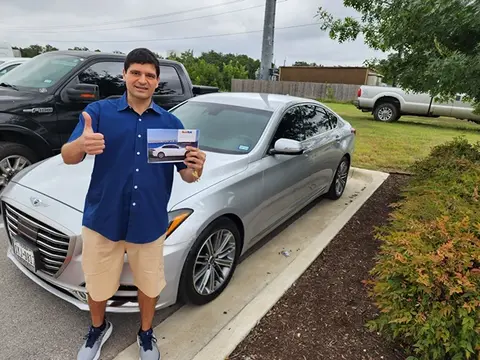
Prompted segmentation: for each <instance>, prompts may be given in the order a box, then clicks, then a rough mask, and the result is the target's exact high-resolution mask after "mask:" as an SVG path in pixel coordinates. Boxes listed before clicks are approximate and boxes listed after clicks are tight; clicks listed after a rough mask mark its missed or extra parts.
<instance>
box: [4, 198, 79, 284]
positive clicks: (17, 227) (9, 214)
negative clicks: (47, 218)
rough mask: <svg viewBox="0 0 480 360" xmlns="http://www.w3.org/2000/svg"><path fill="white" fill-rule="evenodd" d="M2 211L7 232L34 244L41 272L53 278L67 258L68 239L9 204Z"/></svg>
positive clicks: (66, 236)
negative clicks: (38, 255) (37, 252)
mask: <svg viewBox="0 0 480 360" xmlns="http://www.w3.org/2000/svg"><path fill="white" fill-rule="evenodd" d="M4 210H5V219H6V224H5V226H6V228H7V231H8V232H9V233H10V234H12V235H17V236H21V237H22V238H24V239H26V240H29V241H32V242H34V243H35V244H36V245H37V247H38V250H39V252H40V262H41V264H40V265H41V266H40V269H41V271H43V272H45V273H47V274H49V275H53V276H55V275H56V274H57V273H58V271H59V270H60V268H61V267H62V265H63V263H64V262H65V259H66V258H67V254H68V247H69V245H70V237H69V236H68V235H66V234H63V233H61V232H59V231H57V230H55V229H54V228H52V227H51V226H48V225H46V224H44V223H42V222H40V221H38V220H36V219H34V218H32V217H31V216H29V215H27V214H25V213H23V212H22V211H20V210H18V209H17V208H14V207H13V206H11V205H9V204H4Z"/></svg>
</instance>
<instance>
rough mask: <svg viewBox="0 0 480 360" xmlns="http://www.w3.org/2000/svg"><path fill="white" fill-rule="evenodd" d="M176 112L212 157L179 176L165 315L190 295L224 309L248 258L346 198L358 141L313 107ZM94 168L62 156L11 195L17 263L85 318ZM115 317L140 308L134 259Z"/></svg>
mask: <svg viewBox="0 0 480 360" xmlns="http://www.w3.org/2000/svg"><path fill="white" fill-rule="evenodd" d="M171 111H172V112H173V113H174V114H175V115H176V116H177V117H178V118H179V119H180V120H181V121H182V122H183V124H184V126H185V128H187V129H199V130H200V145H199V146H200V148H202V149H203V150H204V151H205V152H206V154H207V160H206V164H205V169H204V173H203V176H202V178H201V180H200V181H199V182H196V183H193V184H187V183H184V182H182V181H181V179H180V177H179V175H178V174H175V180H174V185H173V192H172V196H171V198H170V202H169V206H168V207H169V217H170V225H169V229H168V237H167V239H166V242H165V248H164V255H165V276H166V280H167V286H166V287H165V289H164V290H163V292H162V294H161V296H160V298H159V301H158V304H157V308H163V307H166V306H170V305H172V304H174V303H175V302H176V301H177V299H178V298H181V299H183V300H184V301H187V302H190V303H193V304H205V303H208V302H210V301H212V300H213V299H215V298H216V297H217V296H219V295H220V294H221V293H222V291H223V290H224V289H225V287H226V286H227V285H228V283H229V282H230V279H231V278H232V275H233V273H234V271H235V268H236V266H237V263H238V259H239V257H240V255H241V254H243V253H244V252H245V251H247V250H248V249H249V248H250V247H251V246H253V245H254V244H255V243H256V242H258V241H259V240H260V239H261V238H263V237H264V236H265V235H267V234H268V233H269V232H271V231H272V230H273V229H274V228H276V227H277V226H279V225H280V224H281V223H283V222H284V221H286V220H287V219H288V218H290V217H291V216H293V215H294V214H295V213H296V212H298V211H299V210H301V209H302V208H303V207H305V206H306V205H307V204H308V203H310V202H311V201H313V200H314V199H315V198H317V197H319V196H322V195H326V196H327V197H328V198H330V199H338V198H340V197H341V196H342V194H343V192H344V190H345V187H346V184H347V178H348V172H349V169H350V164H351V160H352V152H353V149H354V143H355V129H354V128H353V127H352V126H351V125H350V124H349V123H348V122H347V121H345V120H344V119H342V118H341V117H340V116H339V115H338V114H336V113H335V112H334V111H332V110H331V109H330V108H328V107H326V106H325V105H322V104H321V103H319V102H317V101H314V100H310V99H303V98H296V97H291V96H284V95H269V94H250V93H215V94H208V95H202V96H198V97H195V98H192V99H189V100H187V101H185V102H183V103H182V104H180V105H178V106H177V107H175V108H173V109H172V110H171ZM93 162H94V158H93V157H90V156H88V157H87V158H86V159H85V160H84V161H83V162H82V163H81V164H78V165H76V166H67V165H65V164H63V161H62V158H61V156H60V155H58V156H55V157H52V158H49V159H47V160H44V161H42V162H40V163H37V164H34V165H32V166H29V167H27V168H26V169H24V170H22V171H21V172H20V173H19V174H18V175H17V176H16V177H15V178H14V179H13V180H12V181H11V182H10V183H9V185H8V186H7V187H6V188H5V190H4V192H3V193H2V195H1V204H2V209H3V216H4V221H5V225H6V226H5V229H6V231H7V233H8V239H9V242H10V244H9V248H8V257H9V259H10V260H11V261H12V262H13V263H14V264H15V265H16V266H17V267H18V268H19V269H20V270H21V271H22V272H23V273H24V274H25V275H26V276H28V277H29V278H30V279H31V280H32V281H33V282H35V283H36V284H37V285H39V286H40V287H41V288H43V289H44V290H46V291H49V292H50V293H52V294H54V295H56V296H58V297H60V298H62V299H64V300H65V301H68V302H70V303H71V304H73V305H75V306H77V307H78V308H80V309H83V310H87V309H88V304H87V296H86V292H85V291H86V290H85V284H84V277H83V272H82V267H81V257H82V253H81V250H82V238H81V236H80V234H81V219H82V209H83V204H84V199H85V194H86V192H87V188H88V184H89V179H90V175H91V171H92V166H93ZM12 286H13V285H12ZM5 290H6V289H5ZM107 311H108V312H137V311H138V304H137V300H136V288H135V287H134V286H133V277H132V274H131V271H130V268H129V266H128V258H127V257H125V263H124V271H123V273H122V277H121V286H120V288H119V289H118V291H117V293H116V294H115V296H114V297H113V298H111V299H110V300H109V301H108V304H107Z"/></svg>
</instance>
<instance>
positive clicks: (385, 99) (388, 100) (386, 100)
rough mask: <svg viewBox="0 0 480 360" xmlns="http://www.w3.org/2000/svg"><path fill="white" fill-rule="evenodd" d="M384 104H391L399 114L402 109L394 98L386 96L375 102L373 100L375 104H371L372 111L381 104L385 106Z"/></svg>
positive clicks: (398, 101) (400, 104)
mask: <svg viewBox="0 0 480 360" xmlns="http://www.w3.org/2000/svg"><path fill="white" fill-rule="evenodd" d="M385 103H389V104H393V105H394V106H395V107H396V108H397V110H398V111H399V113H400V111H401V108H402V103H401V101H400V100H399V99H398V98H396V97H394V96H388V95H386V96H382V97H380V98H378V99H377V100H375V103H374V104H373V110H375V109H376V108H377V107H378V106H380V105H381V104H385Z"/></svg>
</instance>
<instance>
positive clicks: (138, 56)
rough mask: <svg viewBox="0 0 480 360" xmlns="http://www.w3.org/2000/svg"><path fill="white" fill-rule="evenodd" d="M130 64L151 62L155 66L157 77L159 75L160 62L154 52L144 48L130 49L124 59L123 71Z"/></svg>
mask: <svg viewBox="0 0 480 360" xmlns="http://www.w3.org/2000/svg"><path fill="white" fill-rule="evenodd" d="M132 64H152V65H154V66H155V70H156V72H157V77H158V76H159V75H160V62H159V61H158V58H157V57H156V56H155V54H154V53H153V52H152V51H150V50H148V49H146V48H137V49H133V50H132V51H130V52H129V53H128V55H127V58H126V59H125V64H124V68H125V72H126V71H127V70H128V68H129V67H130V65H132Z"/></svg>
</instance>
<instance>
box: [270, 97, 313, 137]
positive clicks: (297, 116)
mask: <svg viewBox="0 0 480 360" xmlns="http://www.w3.org/2000/svg"><path fill="white" fill-rule="evenodd" d="M318 120H319V119H318V116H317V112H316V108H315V107H314V106H312V105H300V106H295V107H293V108H291V109H289V110H288V111H287V112H286V113H285V115H284V116H283V119H282V121H281V122H280V125H279V127H278V129H277V132H276V133H275V136H274V137H273V143H272V146H273V145H274V144H275V141H277V140H278V139H280V138H285V139H291V140H297V141H303V140H306V139H308V138H311V137H312V136H315V135H318V134H319V128H318V124H317V123H318Z"/></svg>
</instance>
